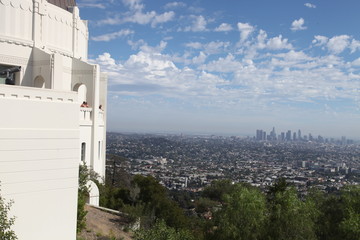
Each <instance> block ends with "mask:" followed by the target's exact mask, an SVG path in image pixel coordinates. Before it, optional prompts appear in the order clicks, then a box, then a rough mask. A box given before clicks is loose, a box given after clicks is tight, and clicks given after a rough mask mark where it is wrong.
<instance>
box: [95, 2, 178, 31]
mask: <svg viewBox="0 0 360 240" xmlns="http://www.w3.org/2000/svg"><path fill="white" fill-rule="evenodd" d="M122 2H123V4H124V5H125V6H127V7H128V8H129V9H130V11H128V12H124V13H123V14H121V16H120V15H119V14H118V15H115V16H113V17H108V18H106V19H102V20H99V21H97V25H117V24H123V23H137V24H141V25H145V24H151V27H155V26H157V25H158V24H161V23H165V22H169V21H172V20H173V19H174V17H175V13H174V12H173V11H170V12H164V13H162V14H158V13H157V12H155V11H150V12H144V11H143V10H144V8H145V5H144V4H142V3H141V2H142V1H141V0H122Z"/></svg>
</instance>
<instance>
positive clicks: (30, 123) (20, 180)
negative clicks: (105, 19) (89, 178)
mask: <svg viewBox="0 0 360 240" xmlns="http://www.w3.org/2000/svg"><path fill="white" fill-rule="evenodd" d="M0 22H2V24H0V72H1V71H3V70H6V69H9V68H11V67H21V69H20V71H17V72H16V73H14V77H13V78H12V79H13V80H14V81H13V82H12V83H13V85H7V84H5V82H6V81H7V80H5V76H4V75H2V76H0V109H1V112H2V114H1V117H0V184H1V186H0V188H1V194H2V196H3V197H5V198H6V199H7V200H10V199H11V200H13V201H14V204H13V206H12V208H11V214H12V215H14V216H15V217H16V222H15V225H14V227H13V229H14V230H15V232H16V234H17V236H18V237H19V239H20V240H32V239H36V240H42V239H43V240H45V239H46V240H48V239H52V240H57V239H58V240H67V239H69V240H75V239H76V208H77V188H78V167H79V164H80V161H81V160H84V161H85V162H86V164H87V165H88V166H89V167H90V168H91V169H93V170H94V171H95V172H97V173H98V174H99V176H100V177H104V175H105V148H106V112H105V111H106V89H107V82H106V75H104V74H102V73H101V72H100V68H99V66H97V65H93V64H89V63H87V42H88V30H87V23H86V21H83V20H81V19H80V17H79V10H78V8H77V7H76V6H73V7H70V8H68V9H67V10H66V9H63V8H60V7H58V6H56V5H53V4H50V3H48V2H47V1H46V0H0ZM83 101H87V103H88V105H89V107H86V108H82V107H80V105H81V103H82V102H83ZM99 105H102V109H99ZM90 188H91V193H90V199H89V202H90V203H91V204H94V205H97V204H98V201H99V192H98V189H97V187H96V185H95V184H93V183H90Z"/></svg>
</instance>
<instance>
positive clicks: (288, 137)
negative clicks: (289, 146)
mask: <svg viewBox="0 0 360 240" xmlns="http://www.w3.org/2000/svg"><path fill="white" fill-rule="evenodd" d="M286 141H291V130H288V131H287V132H286Z"/></svg>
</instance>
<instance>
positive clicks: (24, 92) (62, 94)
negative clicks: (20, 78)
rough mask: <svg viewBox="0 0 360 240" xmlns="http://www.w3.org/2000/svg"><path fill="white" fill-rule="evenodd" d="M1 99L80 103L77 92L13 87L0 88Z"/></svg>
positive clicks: (3, 86) (4, 86)
mask: <svg viewBox="0 0 360 240" xmlns="http://www.w3.org/2000/svg"><path fill="white" fill-rule="evenodd" d="M1 98H11V99H19V100H27V99H28V100H36V101H56V102H73V103H75V102H77V101H78V96H77V93H76V92H70V91H58V90H53V89H40V88H32V87H22V86H11V85H1V86H0V99H1Z"/></svg>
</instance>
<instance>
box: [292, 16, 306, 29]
mask: <svg viewBox="0 0 360 240" xmlns="http://www.w3.org/2000/svg"><path fill="white" fill-rule="evenodd" d="M304 23H305V21H304V19H303V18H299V19H298V20H294V21H293V22H292V24H291V30H292V31H299V30H305V29H306V27H305V26H304Z"/></svg>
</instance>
